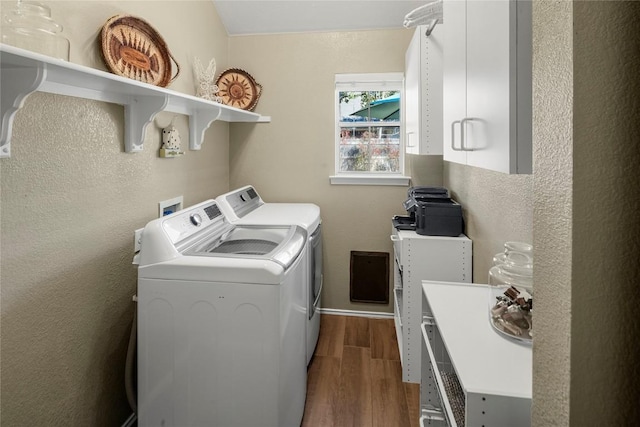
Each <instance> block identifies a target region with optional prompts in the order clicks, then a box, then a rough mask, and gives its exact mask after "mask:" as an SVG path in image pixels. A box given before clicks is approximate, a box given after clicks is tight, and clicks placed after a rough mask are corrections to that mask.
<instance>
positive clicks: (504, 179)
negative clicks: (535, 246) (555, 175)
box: [444, 162, 533, 283]
mask: <svg viewBox="0 0 640 427" xmlns="http://www.w3.org/2000/svg"><path fill="white" fill-rule="evenodd" d="M444 183H445V187H447V188H449V189H450V191H451V194H452V196H453V197H454V199H456V200H457V201H458V202H460V203H461V204H462V207H463V211H464V218H465V231H466V234H467V236H469V238H471V239H472V240H473V282H474V283H487V280H488V276H489V269H490V268H491V266H492V258H493V255H494V254H496V253H498V252H502V251H503V250H504V243H505V242H507V241H517V242H527V243H532V242H533V176H532V175H507V174H503V173H499V172H493V171H489V170H486V169H480V168H476V167H471V166H463V165H459V164H457V163H451V162H444Z"/></svg>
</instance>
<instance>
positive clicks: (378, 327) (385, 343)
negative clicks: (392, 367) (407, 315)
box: [369, 319, 400, 360]
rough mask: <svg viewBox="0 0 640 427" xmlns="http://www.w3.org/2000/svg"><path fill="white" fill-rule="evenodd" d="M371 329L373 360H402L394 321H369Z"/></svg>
mask: <svg viewBox="0 0 640 427" xmlns="http://www.w3.org/2000/svg"><path fill="white" fill-rule="evenodd" d="M369 328H370V329H371V358H372V359H385V360H400V352H399V351H398V340H397V338H396V329H395V325H394V323H393V319H369Z"/></svg>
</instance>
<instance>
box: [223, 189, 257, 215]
mask: <svg viewBox="0 0 640 427" xmlns="http://www.w3.org/2000/svg"><path fill="white" fill-rule="evenodd" d="M220 198H222V201H221V202H220V203H221V204H223V205H226V207H227V209H225V213H227V215H228V216H229V215H230V217H234V216H235V217H237V218H242V217H243V216H245V215H247V214H248V213H250V212H252V211H254V210H256V209H257V208H259V207H260V206H262V205H263V204H264V202H263V201H262V199H261V198H260V195H258V192H257V191H256V190H255V188H253V187H252V186H250V185H247V186H246V187H242V188H239V189H237V190H236V191H234V192H231V193H227V194H225V195H223V196H221V197H220ZM220 198H218V199H216V200H220ZM224 207H225V206H223V208H224ZM229 208H230V210H231V212H228V211H229Z"/></svg>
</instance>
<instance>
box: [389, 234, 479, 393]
mask: <svg viewBox="0 0 640 427" xmlns="http://www.w3.org/2000/svg"><path fill="white" fill-rule="evenodd" d="M391 240H392V241H393V252H394V297H395V304H394V321H395V328H396V336H397V339H398V349H399V351H400V361H401V362H402V381H405V382H411V383H419V382H420V370H421V353H422V350H421V348H422V346H421V345H420V343H421V334H420V320H421V318H422V280H446V281H452V282H465V281H468V282H471V268H472V261H471V260H472V241H471V240H470V239H469V238H468V237H467V236H465V235H464V234H462V235H460V236H458V237H447V236H423V235H420V234H417V233H416V232H415V231H409V230H396V229H395V228H394V227H393V226H392V227H391Z"/></svg>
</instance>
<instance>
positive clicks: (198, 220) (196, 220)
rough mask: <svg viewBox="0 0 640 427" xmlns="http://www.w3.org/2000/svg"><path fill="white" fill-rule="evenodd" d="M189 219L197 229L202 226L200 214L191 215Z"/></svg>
mask: <svg viewBox="0 0 640 427" xmlns="http://www.w3.org/2000/svg"><path fill="white" fill-rule="evenodd" d="M189 219H190V220H191V224H193V225H195V226H196V227H200V224H202V217H201V216H200V214H197V213H194V214H191V216H190V217H189Z"/></svg>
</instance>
